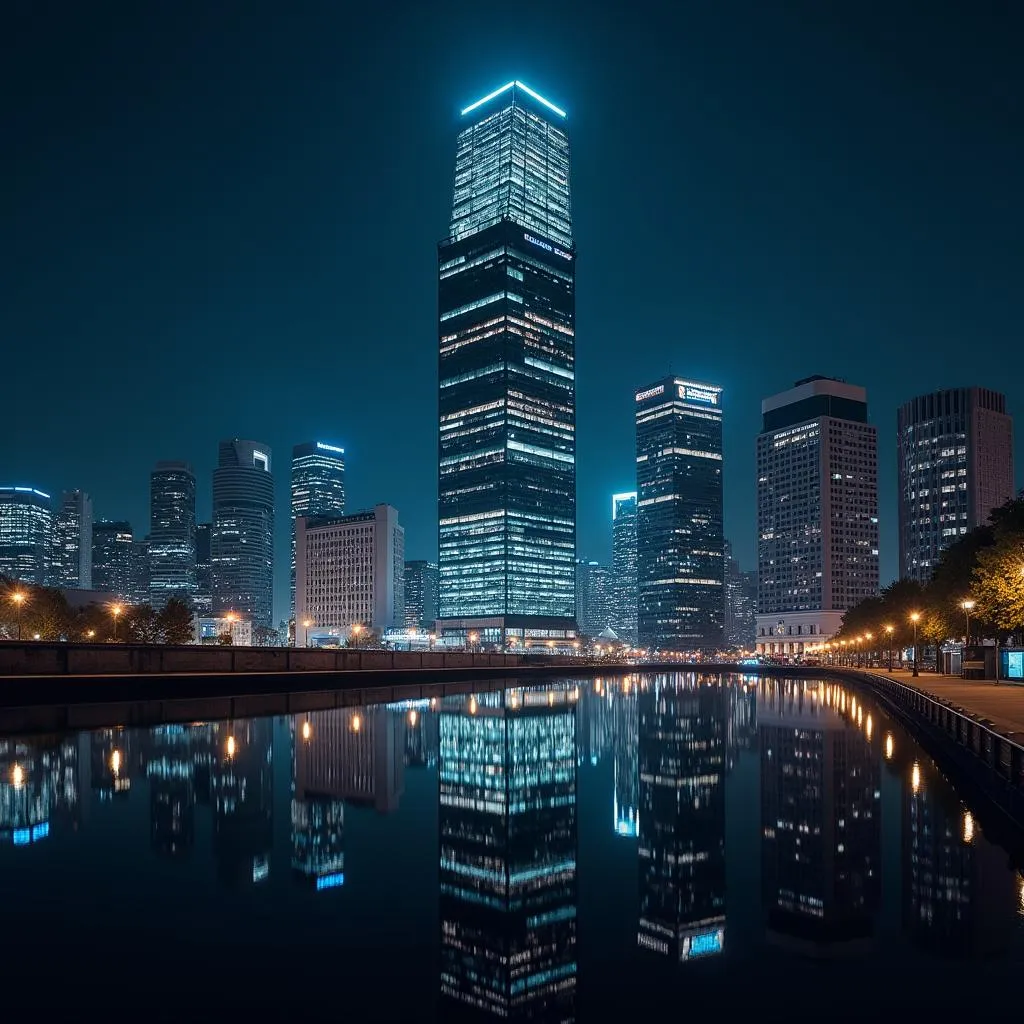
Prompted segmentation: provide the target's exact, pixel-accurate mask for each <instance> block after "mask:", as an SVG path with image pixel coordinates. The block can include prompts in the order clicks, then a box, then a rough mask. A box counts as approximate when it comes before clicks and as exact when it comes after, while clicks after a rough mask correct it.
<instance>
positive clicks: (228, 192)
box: [0, 0, 1024, 618]
mask: <svg viewBox="0 0 1024 1024" xmlns="http://www.w3.org/2000/svg"><path fill="white" fill-rule="evenodd" d="M5 14H6V18H5V24H4V32H3V37H4V38H3V43H0V46H2V48H3V50H4V51H6V52H5V53H2V58H3V59H2V60H0V85H2V98H0V105H2V107H0V114H2V119H3V122H2V123H3V129H2V130H3V141H4V155H5V158H4V161H3V167H4V183H3V187H2V188H0V228H2V232H3V239H4V243H5V244H4V245H3V248H2V255H0V260H2V267H0V271H2V282H3V295H2V301H0V346H2V351H3V361H2V364H0V365H2V367H3V369H2V380H3V383H4V402H3V410H4V424H5V425H4V429H3V432H2V435H0V436H2V441H0V482H3V483H12V482H13V483H17V484H25V483H31V484H34V485H36V486H39V487H42V488H43V489H44V490H48V491H50V492H51V493H57V492H59V491H60V490H62V489H69V488H74V487H80V488H83V489H84V490H87V491H88V492H89V493H90V494H91V495H92V496H93V501H94V507H95V513H96V516H97V517H98V518H99V517H105V518H111V519H116V518H127V519H130V520H131V521H132V523H133V525H134V527H135V529H136V532H137V534H138V535H143V534H145V532H146V531H147V529H148V488H149V482H148V481H149V478H148V474H149V470H150V469H151V467H152V464H153V463H154V462H155V461H156V460H157V459H161V458H163V459H169V458H173V459H179V458H182V459H188V460H189V461H191V462H192V464H193V466H194V467H195V469H196V472H197V474H198V478H199V507H198V514H199V517H200V519H201V520H206V519H208V518H209V517H210V471H211V470H212V468H213V466H214V464H215V461H216V454H217V442H218V440H220V439H221V438H228V437H232V436H239V437H246V438H253V439H256V440H260V441H264V442H266V443H268V444H270V445H271V446H272V448H273V452H274V472H275V483H276V486H277V491H278V547H277V561H278V571H277V574H276V600H275V607H276V611H277V616H276V617H277V618H281V617H283V616H284V615H285V613H286V610H287V601H288V588H287V574H288V558H287V550H288V549H287V536H288V515H287V508H288V505H287V492H288V473H289V459H290V454H291V446H292V445H293V444H294V443H297V442H300V441H305V440H310V439H321V440H327V441H334V442H337V443H340V444H342V445H344V446H345V448H346V449H347V453H348V471H347V472H348V494H349V503H350V509H351V510H352V511H356V510H358V509H359V508H362V507H366V506H369V505H372V504H374V503H375V502H378V501H388V502H390V503H391V504H393V505H395V506H396V507H397V508H398V509H399V511H400V514H401V519H402V522H403V523H404V525H405V527H406V542H407V554H408V556H409V557H411V558H416V557H434V556H435V555H436V486H437V482H436V476H437V467H436V422H437V421H436V416H437V395H436V377H437V367H436V361H437V356H436V349H437V328H436V297H437V296H436V290H437V282H436V248H435V246H436V242H437V240H438V239H440V238H441V237H442V236H443V235H444V234H446V232H447V222H448V215H449V212H450V200H451V178H452V169H453V165H454V156H455V133H456V130H457V127H458V110H459V109H460V108H461V107H462V106H465V105H466V104H468V103H470V102H472V101H473V100H475V99H477V98H479V97H480V96H482V95H483V94H485V93H486V92H489V91H490V90H491V89H493V88H495V87H496V86H498V85H501V84H503V83H504V82H506V81H508V80H509V79H510V78H513V77H518V78H520V79H522V80H523V81H525V82H527V83H528V84H529V85H531V86H532V87H533V88H535V89H537V90H538V91H539V92H541V93H542V94H544V95H545V96H548V97H549V98H550V99H552V100H553V101H554V102H556V103H557V104H558V105H560V106H562V107H564V108H565V109H566V110H568V112H569V119H570V120H569V126H570V132H571V142H572V159H573V182H572V185H573V213H574V224H575V234H576V241H577V247H578V253H579V260H578V268H577V317H578V321H577V359H578V367H579V373H578V391H577V402H578V441H579V458H578V499H579V516H578V518H579V554H580V555H581V556H586V557H592V558H601V559H605V558H607V557H609V555H610V547H611V540H610V524H609V518H610V503H611V502H610V495H611V494H612V492H614V491H620V490H629V489H632V487H633V485H634V463H633V443H634V438H633V420H632V417H633V405H634V402H633V397H632V395H633V389H634V387H638V386H642V385H644V384H647V383H648V382H650V381H652V380H655V379H657V378H658V377H660V376H663V375H664V374H665V373H666V372H669V371H671V372H674V373H680V374H686V375H690V376H694V377H697V378H702V379H706V380H709V381H713V382H716V383H719V384H721V385H723V386H724V387H725V389H726V395H725V399H724V409H725V417H726V427H725V441H726V454H725V497H726V534H727V536H728V537H730V538H731V539H732V540H733V542H734V545H735V548H736V551H737V553H738V555H739V557H740V559H741V562H742V564H743V565H744V567H753V566H754V547H755V536H754V533H755V521H754V486H755V475H754V439H755V435H756V433H757V431H758V429H759V421H760V400H761V399H762V398H763V397H764V396H766V395H768V394H771V393H774V392H776V391H779V390H782V389H784V388H785V387H787V386H789V385H791V384H792V383H793V381H795V380H796V379H797V378H800V377H804V376H808V375H810V374H814V373H823V374H828V375H833V376H839V377H843V378H846V379H847V380H849V381H851V382H853V383H857V384H864V385H867V386H868V389H869V407H870V413H871V418H872V420H873V422H875V423H876V424H877V425H878V426H879V429H880V459H879V465H880V476H881V514H882V519H881V522H882V578H883V581H887V580H888V579H890V578H892V577H893V576H894V575H895V573H896V530H895V518H896V511H895V490H896V485H895V472H896V468H895V415H896V406H897V404H898V403H899V402H901V401H902V400H905V399H907V398H910V397H912V396H913V395H914V394H916V393H920V392H924V391H927V390H929V389H932V388H936V387H943V386H945V387H949V386H960V385H969V384H981V385H985V386H988V387H994V388H998V389H1001V390H1004V391H1006V392H1007V393H1008V398H1009V402H1010V411H1011V412H1012V413H1014V414H1015V415H1016V416H1017V418H1018V421H1019V422H1018V428H1017V432H1016V440H1017V450H1018V453H1020V452H1021V451H1022V450H1024V443H1022V431H1021V425H1020V421H1022V420H1024V402H1022V400H1021V398H1020V395H1019V387H1018V385H1019V383H1020V382H1021V380H1022V377H1024V346H1022V345H1021V304H1020V300H1021V298H1022V296H1024V286H1022V282H1024V256H1022V251H1024V250H1022V238H1024V213H1022V206H1021V192H1020V186H1021V181H1022V180H1024V166H1022V164H1024V109H1022V100H1021V97H1022V95H1024V71H1022V63H1021V61H1020V40H1021V37H1022V30H1024V6H1022V5H1020V4H1017V3H1013V2H1012V0H1008V2H1006V3H994V2H993V3H989V2H984V0H975V2H973V3H963V2H950V3H940V2H936V3H930V4H923V3H921V4H910V3H893V2H891V0H890V2H885V3H872V2H865V0H861V2H852V3H841V2H836V3H827V4H823V3H820V2H811V0H808V2H806V3H785V2H778V3H765V2H764V0H714V2H710V0H709V2H705V3H696V2H686V0H680V2H676V3H665V4H644V3H636V2H634V3H630V4H625V3H606V4H599V3H594V2H585V3H569V2H565V0H558V2H551V0H549V2H547V3H544V4H537V5H534V4H531V3H527V2H517V3H515V4H513V5H507V4H503V5H494V4H482V3H480V2H479V0H475V2H472V3H461V2H460V3H451V2H441V3H413V2H409V3H393V4H383V3H380V4H378V3H361V4H355V3H348V2H344V0H339V2H336V3H328V2H324V3H306V2H301V0H297V2H292V3H283V2H277V3H264V2H259V0H245V2H241V0H240V2H237V3H218V2H215V0H206V2H197V3H191V2H184V0H176V2H174V3H138V2H134V0H133V2H131V3H127V2H125V3H104V2H100V3H95V4H86V3H81V2H78V0H75V2H69V3H64V4H57V3H46V2H30V0H15V3H14V4H13V5H12V6H9V7H8V8H7V9H6V10H5ZM1021 463H1022V459H1021V458H1020V455H1018V469H1017V472H1018V481H1019V480H1020V478H1021V477H1022V476H1024V473H1022V469H1021Z"/></svg>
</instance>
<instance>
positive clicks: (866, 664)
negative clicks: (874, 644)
mask: <svg viewBox="0 0 1024 1024" xmlns="http://www.w3.org/2000/svg"><path fill="white" fill-rule="evenodd" d="M864 636H865V637H866V638H867V641H868V649H867V650H866V651H865V652H864V659H865V661H864V667H865V668H870V667H871V641H872V639H873V634H871V633H865V634H864Z"/></svg>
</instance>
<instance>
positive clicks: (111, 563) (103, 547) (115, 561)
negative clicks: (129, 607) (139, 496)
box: [92, 519, 135, 604]
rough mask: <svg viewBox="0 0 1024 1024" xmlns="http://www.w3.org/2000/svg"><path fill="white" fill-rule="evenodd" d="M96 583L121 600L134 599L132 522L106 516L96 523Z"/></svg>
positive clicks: (93, 563) (93, 537)
mask: <svg viewBox="0 0 1024 1024" xmlns="http://www.w3.org/2000/svg"><path fill="white" fill-rule="evenodd" d="M92 585H93V589H95V590H101V591H103V592H104V593H106V594H113V595H114V596H115V597H116V598H117V599H118V600H119V601H123V602H125V603H128V604H130V603H132V602H133V601H134V599H135V589H134V588H135V538H134V536H133V534H132V524H131V523H126V522H123V521H119V522H108V521H107V520H105V519H104V520H101V521H100V522H98V523H93V524H92Z"/></svg>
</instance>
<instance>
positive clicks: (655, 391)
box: [636, 384, 665, 402]
mask: <svg viewBox="0 0 1024 1024" xmlns="http://www.w3.org/2000/svg"><path fill="white" fill-rule="evenodd" d="M663 394H665V385H664V384H659V385H658V386H657V387H656V388H648V389H647V390H646V391H638V392H637V393H636V400H637V401H638V402H644V401H646V400H647V399H648V398H654V397H655V396H657V395H663Z"/></svg>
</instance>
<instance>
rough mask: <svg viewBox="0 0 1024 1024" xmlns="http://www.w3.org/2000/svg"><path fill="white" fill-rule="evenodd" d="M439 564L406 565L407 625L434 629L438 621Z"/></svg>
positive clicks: (412, 563) (418, 562) (414, 562)
mask: <svg viewBox="0 0 1024 1024" xmlns="http://www.w3.org/2000/svg"><path fill="white" fill-rule="evenodd" d="M438 581H439V574H438V570H437V562H422V561H411V562H406V563H405V625H406V627H407V628H409V629H433V628H434V623H435V622H436V621H437V588H438Z"/></svg>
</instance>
